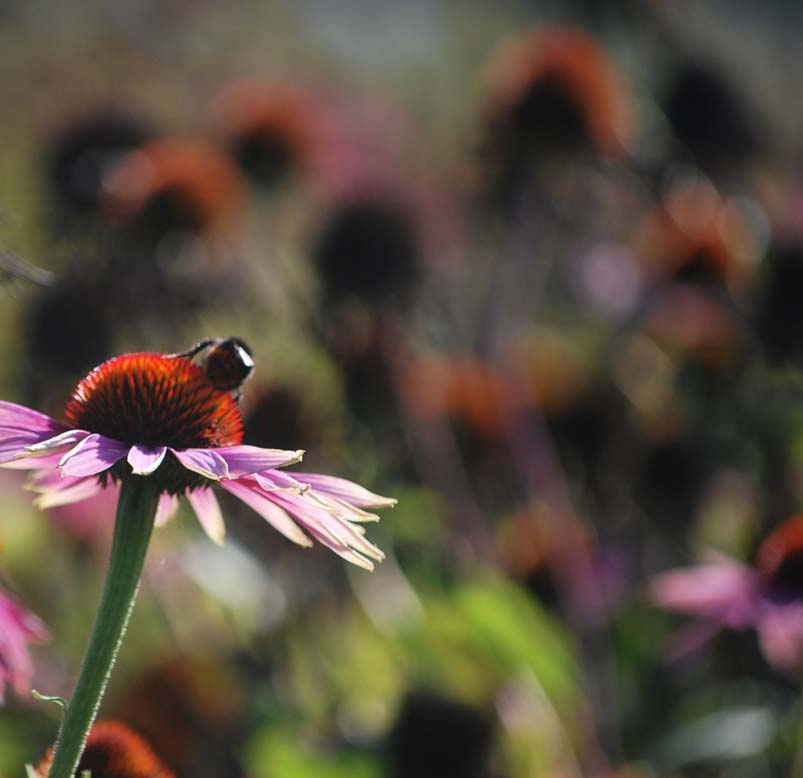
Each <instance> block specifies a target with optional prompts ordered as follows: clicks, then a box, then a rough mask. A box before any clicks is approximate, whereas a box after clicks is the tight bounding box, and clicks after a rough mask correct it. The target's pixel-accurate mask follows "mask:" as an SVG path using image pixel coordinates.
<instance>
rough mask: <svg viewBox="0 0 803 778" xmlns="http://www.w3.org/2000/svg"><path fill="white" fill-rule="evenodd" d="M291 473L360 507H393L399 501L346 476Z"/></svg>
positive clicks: (319, 489) (297, 478) (317, 488)
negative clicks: (371, 490) (368, 488)
mask: <svg viewBox="0 0 803 778" xmlns="http://www.w3.org/2000/svg"><path fill="white" fill-rule="evenodd" d="M291 475H292V476H293V477H294V478H295V479H296V480H297V481H301V482H302V483H305V484H309V485H310V486H311V487H312V488H313V489H315V490H316V491H318V492H322V493H323V494H328V495H330V496H331V497H335V498H337V499H338V500H343V501H344V502H347V503H351V505H355V506H356V507H358V508H392V507H393V506H394V505H396V503H397V500H394V499H393V498H392V497H382V495H380V494H374V493H373V492H369V491H368V490H367V489H366V488H365V487H362V486H360V485H359V484H355V483H353V482H352V481H347V480H346V479H345V478H337V477H336V476H332V475H320V474H318V473H296V472H292V473H291Z"/></svg>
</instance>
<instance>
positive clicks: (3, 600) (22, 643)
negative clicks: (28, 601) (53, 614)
mask: <svg viewBox="0 0 803 778" xmlns="http://www.w3.org/2000/svg"><path fill="white" fill-rule="evenodd" d="M49 637H50V636H49V633H48V630H47V627H45V625H44V624H43V623H42V622H41V621H40V620H39V619H38V618H37V617H36V616H34V614H33V613H30V612H28V611H26V610H24V609H23V608H22V607H21V606H20V605H19V604H18V603H17V602H16V601H15V600H14V599H13V598H12V597H11V596H10V595H8V594H7V593H6V592H4V591H3V590H2V589H0V702H2V699H3V691H4V686H5V683H6V682H9V683H11V685H12V686H13V688H14V689H15V690H16V691H17V693H18V694H20V695H24V694H27V693H28V692H29V691H30V679H31V674H32V672H33V666H32V663H31V658H30V655H29V654H28V647H27V643H33V642H38V643H42V642H44V641H46V640H48V639H49Z"/></svg>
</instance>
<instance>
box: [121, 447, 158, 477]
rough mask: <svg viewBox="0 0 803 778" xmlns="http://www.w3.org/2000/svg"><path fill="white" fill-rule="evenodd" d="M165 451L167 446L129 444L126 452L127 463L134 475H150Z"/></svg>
mask: <svg viewBox="0 0 803 778" xmlns="http://www.w3.org/2000/svg"><path fill="white" fill-rule="evenodd" d="M166 453H167V446H159V447H158V448H147V447H146V446H131V449H130V451H129V452H128V464H129V465H131V470H132V471H133V472H134V475H150V474H151V473H153V472H154V471H155V470H156V469H157V468H158V467H159V465H161V464H162V460H163V459H164V458H165V454H166Z"/></svg>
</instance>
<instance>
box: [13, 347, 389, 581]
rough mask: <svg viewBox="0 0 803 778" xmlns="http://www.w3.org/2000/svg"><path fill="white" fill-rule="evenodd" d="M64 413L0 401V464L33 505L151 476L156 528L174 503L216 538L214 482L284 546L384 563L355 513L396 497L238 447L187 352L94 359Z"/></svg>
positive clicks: (223, 396) (275, 452) (222, 401)
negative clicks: (320, 548) (19, 477)
mask: <svg viewBox="0 0 803 778" xmlns="http://www.w3.org/2000/svg"><path fill="white" fill-rule="evenodd" d="M230 388H231V387H228V386H227V387H226V389H230ZM65 416H66V418H67V420H68V424H61V423H60V422H57V421H55V420H54V419H51V418H50V417H49V416H45V415H44V414H41V413H38V412H37V411H34V410H31V409H29V408H25V407H23V406H20V405H15V404H13V403H8V402H2V401H0V466H4V467H13V468H18V469H27V470H32V471H34V472H33V474H32V477H31V479H30V487H31V488H32V489H33V490H34V491H36V492H38V493H39V497H38V498H37V502H38V504H39V505H40V507H45V508H47V507H54V506H59V505H67V504H70V503H75V502H80V501H83V500H87V499H89V498H91V497H94V496H95V495H97V494H99V493H100V492H101V491H102V490H103V489H104V488H106V487H107V486H112V485H113V484H116V483H119V482H121V481H122V480H125V479H129V478H137V477H149V478H152V479H155V480H156V485H157V487H158V489H159V491H160V492H161V498H160V502H159V507H158V510H157V514H156V523H157V525H160V524H164V523H165V522H167V521H168V520H169V519H170V518H172V516H173V515H175V513H176V510H177V509H178V504H179V497H181V496H184V497H186V498H187V500H188V502H189V503H190V505H191V506H192V508H193V510H194V511H195V514H196V516H197V517H198V520H199V522H200V523H201V526H202V527H203V528H204V530H205V531H206V533H207V534H208V535H209V537H210V538H212V540H214V541H215V542H217V543H222V541H223V536H224V534H225V528H224V524H223V516H222V513H221V510H220V506H219V504H218V502H217V499H216V497H215V495H214V493H213V491H212V489H211V488H210V487H211V486H212V485H213V484H214V483H218V484H219V485H220V487H221V488H222V489H225V490H226V491H228V492H229V493H231V494H233V495H234V496H235V497H237V498H238V499H240V500H242V501H243V502H244V503H246V504H247V505H249V506H250V507H251V508H253V509H254V510H255V511H256V512H257V513H259V514H260V515H261V516H262V517H263V518H264V519H266V520H267V521H268V523H270V524H271V525H272V526H273V527H274V528H275V529H277V530H278V531H279V532H281V533H282V534H283V535H284V536H285V537H287V538H289V539H290V540H292V541H293V542H294V543H297V544H299V545H302V546H310V545H312V541H311V540H310V538H309V537H308V535H311V536H312V537H313V538H316V539H317V540H318V541H319V542H321V543H322V544H324V545H325V546H327V547H328V548H330V549H331V550H333V551H334V552H335V553H336V554H338V555H340V556H341V557H343V558H344V559H346V560H348V561H349V562H352V563H354V564H356V565H359V566H360V567H364V568H366V569H372V568H373V563H372V561H371V560H381V559H382V558H383V554H382V552H381V551H380V550H379V549H378V548H377V547H376V546H374V545H373V544H372V543H370V542H369V541H368V540H366V538H365V537H364V535H365V530H364V527H363V526H362V523H363V522H370V521H377V520H378V517H377V516H376V515H375V514H373V513H368V512H367V511H366V510H364V509H365V508H371V507H387V506H391V505H394V504H395V500H393V499H390V498H387V497H381V496H380V495H377V494H373V493H372V492H369V491H368V490H367V489H364V488H363V487H361V486H358V485H357V484H355V483H352V482H350V481H346V480H344V479H342V478H335V477H332V476H326V475H318V474H313V473H299V472H292V473H291V472H282V471H279V470H277V469H276V468H280V467H284V466H285V465H289V464H292V463H294V462H298V461H299V460H300V459H301V456H302V454H303V451H283V450H279V449H267V448H259V447H256V446H247V445H240V442H241V440H242V435H243V430H242V420H241V417H240V410H239V407H238V405H237V402H236V400H235V399H234V398H233V397H232V396H231V394H230V393H229V391H226V390H224V389H222V388H219V387H218V386H217V385H216V384H215V382H214V380H213V379H212V378H211V377H210V376H209V375H207V373H206V372H205V370H204V368H202V367H201V366H199V365H197V364H195V363H193V362H192V361H191V360H190V359H189V358H188V357H187V356H184V355H180V354H159V353H139V354H123V355H121V356H118V357H115V358H113V359H111V360H109V361H108V362H104V363H103V364H102V365H100V366H99V367H96V368H95V369H94V370H93V371H92V372H91V373H89V375H88V376H87V377H86V378H84V379H83V380H82V381H81V382H80V383H79V384H78V386H77V387H76V389H75V391H74V392H73V394H72V397H71V398H70V400H69V401H68V402H67V406H66V408H65ZM307 533H308V534H307Z"/></svg>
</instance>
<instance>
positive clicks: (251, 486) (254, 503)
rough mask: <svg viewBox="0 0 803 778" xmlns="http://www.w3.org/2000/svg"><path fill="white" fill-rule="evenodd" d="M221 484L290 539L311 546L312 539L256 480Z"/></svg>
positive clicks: (223, 482)
mask: <svg viewBox="0 0 803 778" xmlns="http://www.w3.org/2000/svg"><path fill="white" fill-rule="evenodd" d="M220 486H221V487H222V488H223V489H225V490H226V491H227V492H231V494H233V495H234V496H235V497H237V498H238V499H240V500H242V501H243V502H244V503H245V504H246V505H248V506H249V507H250V508H253V509H254V510H255V511H256V512H257V513H258V514H259V515H260V516H262V518H263V519H265V520H266V521H267V522H268V523H269V524H270V525H271V526H273V528H274V529H276V530H278V531H279V532H281V533H282V535H284V536H285V537H286V538H287V539H288V540H292V541H293V543H297V544H298V545H299V546H311V545H312V541H310V539H309V538H308V537H307V536H306V535H305V534H304V533H303V532H302V531H301V529H300V528H299V526H298V525H297V524H296V523H295V522H294V521H293V520H292V519H291V518H290V517H289V516H288V515H287V513H286V512H285V511H283V510H282V509H281V508H280V507H279V506H278V505H275V504H274V503H273V502H271V501H270V500H269V499H268V498H267V497H266V496H265V494H264V492H262V490H260V489H259V487H258V486H257V485H256V483H255V482H252V481H249V480H248V479H243V480H240V481H231V480H229V481H222V482H221V484H220Z"/></svg>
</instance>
